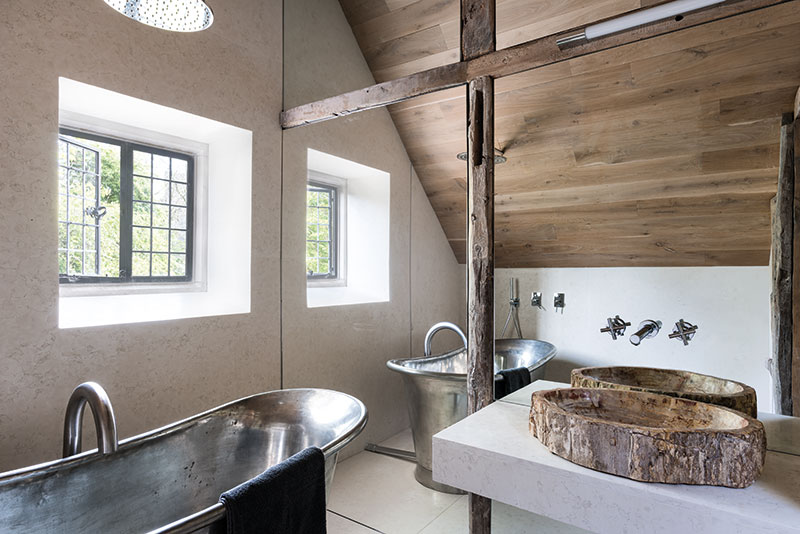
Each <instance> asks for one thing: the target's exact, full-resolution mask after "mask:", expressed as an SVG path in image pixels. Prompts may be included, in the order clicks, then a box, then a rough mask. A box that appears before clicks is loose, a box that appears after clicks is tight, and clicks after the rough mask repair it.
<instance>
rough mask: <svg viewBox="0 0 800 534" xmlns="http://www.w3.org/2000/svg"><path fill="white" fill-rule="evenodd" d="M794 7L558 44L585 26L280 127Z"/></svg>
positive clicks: (749, 6)
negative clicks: (735, 18)
mask: <svg viewBox="0 0 800 534" xmlns="http://www.w3.org/2000/svg"><path fill="white" fill-rule="evenodd" d="M789 2H800V0H733V1H729V2H726V3H724V4H718V5H716V6H713V7H708V8H706V9H702V10H698V11H695V12H692V13H687V14H686V15H684V16H683V17H682V18H681V19H680V20H676V19H668V20H664V21H660V22H655V23H652V24H648V25H645V26H640V27H637V28H634V29H631V30H626V31H624V32H620V33H616V34H613V35H609V36H606V37H601V38H598V39H593V40H591V41H584V42H581V43H579V44H577V45H572V46H567V47H564V48H560V47H559V46H558V45H557V44H556V41H557V40H558V39H560V38H562V37H564V36H568V35H572V34H574V33H576V32H578V31H580V30H582V29H583V28H584V26H581V27H579V28H574V29H571V30H568V31H564V32H559V33H557V34H555V35H550V36H547V37H542V38H541V39H535V40H533V41H528V42H526V43H522V44H519V45H516V46H512V47H510V48H504V49H502V50H497V51H495V52H489V53H487V54H484V55H481V56H478V57H475V58H473V59H468V60H465V61H461V62H459V63H451V64H449V65H443V66H441V67H435V68H433V69H429V70H426V71H422V72H418V73H416V74H411V75H409V76H404V77H402V78H398V79H396V80H391V81H387V82H382V83H379V84H376V85H372V86H370V87H366V88H364V89H358V90H356V91H350V92H349V93H345V94H342V95H338V96H333V97H330V98H325V99H323V100H319V101H317V102H312V103H310V104H304V105H302V106H297V107H294V108H291V109H288V110H286V111H284V112H282V113H281V126H282V127H283V128H284V129H289V128H295V127H297V126H303V125H306V124H313V123H317V122H322V121H326V120H330V119H335V118H337V117H342V116H345V115H350V114H353V113H358V112H359V111H366V110H369V109H375V108H380V107H384V106H388V105H390V104H396V103H398V102H403V101H405V100H409V99H411V98H415V97H418V96H422V95H426V94H429V93H434V92H437V91H443V90H445V89H450V88H452V87H457V86H459V85H464V84H466V83H467V82H469V81H470V80H474V79H475V78H478V77H481V76H492V77H493V78H495V79H496V78H502V77H505V76H511V75H513V74H518V73H520V72H525V71H528V70H532V69H536V68H539V67H544V66H546V65H552V64H554V63H560V62H562V61H567V60H570V59H574V58H577V57H581V56H587V55H589V54H594V53H597V52H602V51H604V50H610V49H612V48H616V47H619V46H623V45H626V44H631V43H636V42H639V41H644V40H647V39H652V38H654V37H659V36H662V35H667V34H670V33H673V32H676V31H680V30H685V29H687V28H692V27H695V26H700V25H702V24H707V23H710V22H715V21H717V20H722V19H725V18H729V17H733V16H737V15H743V14H745V13H749V12H752V11H756V10H758V9H763V8H766V7H770V6H774V5H777V4H785V3H789ZM660 3H667V2H660ZM650 7H652V6H648V8H642V9H649V8H650ZM635 11H641V9H637V10H634V11H630V12H629V13H633V12H635ZM620 16H621V15H620ZM614 18H618V17H617V16H615V17H610V18H609V19H607V20H610V19H614Z"/></svg>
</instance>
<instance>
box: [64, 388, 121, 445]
mask: <svg viewBox="0 0 800 534" xmlns="http://www.w3.org/2000/svg"><path fill="white" fill-rule="evenodd" d="M87 402H88V403H89V406H91V408H92V416H94V427H95V429H96V431H97V450H98V451H99V452H100V454H111V453H112V452H116V450H117V447H118V445H119V443H118V441H117V423H116V420H115V419H114V410H113V409H112V408H111V401H110V400H109V399H108V394H107V393H106V390H104V389H103V387H102V386H101V385H100V384H98V383H96V382H84V383H83V384H81V385H80V386H78V387H76V388H75V389H74V390H73V391H72V395H71V396H70V398H69V402H67V413H66V415H65V416H64V448H63V457H64V458H67V457H68V456H74V455H76V454H78V453H79V452H80V450H81V422H82V421H83V410H84V408H86V403H87Z"/></svg>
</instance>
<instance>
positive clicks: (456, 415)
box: [386, 339, 556, 494]
mask: <svg viewBox="0 0 800 534" xmlns="http://www.w3.org/2000/svg"><path fill="white" fill-rule="evenodd" d="M555 355H556V348H555V346H553V345H552V344H550V343H547V342H546V341H538V340H535V339H498V340H495V349H494V370H495V373H497V372H498V371H500V370H503V369H514V368H517V367H527V368H528V370H529V371H530V373H531V380H532V381H533V380H538V379H540V378H542V377H543V376H544V366H545V364H546V363H547V362H549V361H550V360H552V359H553V358H554V357H555ZM386 365H387V366H388V367H389V369H391V370H392V371H397V372H398V373H400V374H402V375H403V382H404V383H405V389H406V401H407V403H408V415H409V418H410V419H411V433H412V434H413V436H414V450H415V453H416V461H417V467H416V469H415V471H414V476H415V478H416V479H417V481H419V483H420V484H422V485H423V486H427V487H429V488H432V489H435V490H437V491H443V492H445V493H459V494H460V493H464V492H463V491H461V490H459V489H456V488H453V487H451V486H447V485H445V484H440V483H438V482H435V481H434V480H433V471H432V469H433V458H432V454H433V435H434V434H436V433H437V432H439V431H440V430H444V429H445V428H447V427H449V426H450V425H452V424H454V423H457V422H458V421H460V420H461V419H464V418H465V417H466V416H467V351H466V350H465V349H458V350H454V351H452V352H448V353H445V354H440V355H438V356H428V357H425V358H407V359H403V360H390V361H389V362H387V363H386ZM502 379H503V378H502V377H501V376H499V375H495V378H494V380H495V384H497V382H498V381H499V380H502Z"/></svg>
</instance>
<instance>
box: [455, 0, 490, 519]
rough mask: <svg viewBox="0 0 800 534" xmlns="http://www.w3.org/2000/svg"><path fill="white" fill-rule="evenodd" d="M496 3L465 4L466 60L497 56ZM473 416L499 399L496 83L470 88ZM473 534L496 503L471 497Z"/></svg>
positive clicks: (485, 80) (483, 81) (465, 0)
mask: <svg viewBox="0 0 800 534" xmlns="http://www.w3.org/2000/svg"><path fill="white" fill-rule="evenodd" d="M495 11H496V9H495V0H461V19H460V28H461V60H462V61H466V60H469V59H474V58H476V57H478V56H482V55H484V54H488V53H489V52H494V50H495V48H496V43H497V38H496V33H497V31H496V15H495ZM467 154H468V155H469V156H468V158H467V159H468V169H467V314H468V317H467V338H468V341H469V345H468V347H469V348H468V350H467V354H468V359H469V363H468V369H467V413H468V414H473V413H475V412H477V411H478V410H480V409H481V408H483V407H485V406H488V405H489V403H490V402H492V399H493V397H494V79H493V78H492V77H491V76H482V77H480V78H476V79H474V80H470V82H469V86H468V88H467ZM469 531H470V534H490V533H491V531H492V501H491V500H490V499H487V498H486V497H482V496H480V495H477V494H474V493H470V494H469Z"/></svg>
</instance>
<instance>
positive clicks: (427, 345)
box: [425, 321, 467, 356]
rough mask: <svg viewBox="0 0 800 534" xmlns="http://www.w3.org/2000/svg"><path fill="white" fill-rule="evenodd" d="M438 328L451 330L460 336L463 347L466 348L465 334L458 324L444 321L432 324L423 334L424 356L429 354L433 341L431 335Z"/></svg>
mask: <svg viewBox="0 0 800 534" xmlns="http://www.w3.org/2000/svg"><path fill="white" fill-rule="evenodd" d="M439 330H452V331H453V332H455V333H456V334H458V336H459V337H460V338H461V341H462V342H463V343H464V348H465V349H466V348H467V336H465V335H464V332H463V331H462V330H461V329H460V328H459V327H458V325H455V324H453V323H448V322H447V321H444V322H441V323H436V324H435V325H433V326H432V327H431V329H430V330H428V333H427V334H425V356H430V355H431V342H432V341H433V335H434V334H435V333H436V332H438V331H439Z"/></svg>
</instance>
